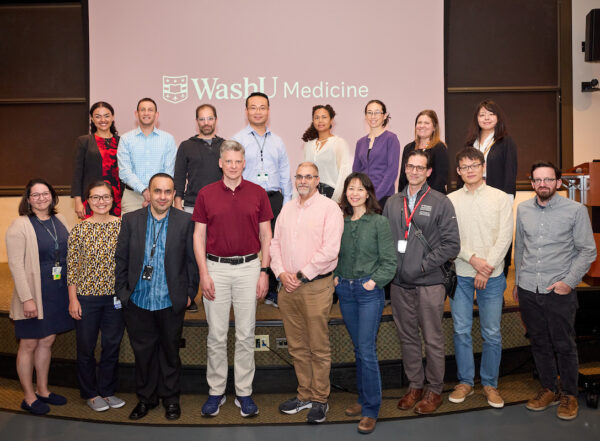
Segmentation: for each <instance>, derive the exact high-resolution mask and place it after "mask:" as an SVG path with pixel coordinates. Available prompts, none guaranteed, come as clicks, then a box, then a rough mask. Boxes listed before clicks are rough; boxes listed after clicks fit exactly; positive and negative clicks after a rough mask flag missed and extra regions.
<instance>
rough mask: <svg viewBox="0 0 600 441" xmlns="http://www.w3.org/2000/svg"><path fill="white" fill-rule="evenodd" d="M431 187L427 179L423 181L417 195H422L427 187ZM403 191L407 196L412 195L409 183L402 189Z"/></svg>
mask: <svg viewBox="0 0 600 441" xmlns="http://www.w3.org/2000/svg"><path fill="white" fill-rule="evenodd" d="M428 188H429V184H427V181H425V182H424V183H423V186H422V187H421V189H420V190H419V191H417V197H421V195H422V194H423V193H425V192H426V191H427V189H428ZM402 193H404V196H406V197H407V198H410V197H411V196H410V195H409V194H408V185H407V186H406V187H404V190H402Z"/></svg>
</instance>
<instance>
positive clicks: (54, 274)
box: [52, 266, 62, 280]
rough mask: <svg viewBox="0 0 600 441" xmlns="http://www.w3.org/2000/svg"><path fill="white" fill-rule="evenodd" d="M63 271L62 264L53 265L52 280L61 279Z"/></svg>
mask: <svg viewBox="0 0 600 441" xmlns="http://www.w3.org/2000/svg"><path fill="white" fill-rule="evenodd" d="M61 271H62V266H53V267H52V280H60V273H61Z"/></svg>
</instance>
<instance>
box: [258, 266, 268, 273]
mask: <svg viewBox="0 0 600 441" xmlns="http://www.w3.org/2000/svg"><path fill="white" fill-rule="evenodd" d="M260 272H261V273H265V274H269V267H268V266H265V267H264V268H261V269H260Z"/></svg>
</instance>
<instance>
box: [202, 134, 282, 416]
mask: <svg viewBox="0 0 600 441" xmlns="http://www.w3.org/2000/svg"><path fill="white" fill-rule="evenodd" d="M245 165H246V161H245V159H244V147H243V146H242V145H241V144H240V143H238V142H237V141H224V142H223V144H221V158H220V159H219V166H220V167H221V168H222V169H223V179H222V180H220V181H217V182H215V183H213V184H210V185H207V186H206V187H204V188H202V189H201V190H200V192H199V193H198V198H197V199H196V205H195V207H194V213H193V215H192V220H193V221H194V222H196V226H195V229H194V254H195V256H196V261H197V262H198V269H199V270H200V286H201V288H202V295H203V297H204V299H203V300H204V310H205V311H206V321H207V322H208V339H207V363H206V380H207V382H208V386H209V395H208V399H207V400H206V403H204V405H203V406H202V415H203V416H216V415H217V414H218V413H219V407H221V405H223V403H225V386H226V384H227V368H228V364H227V331H228V330H229V311H230V309H231V305H232V304H233V311H234V314H235V360H234V375H235V393H236V398H235V404H236V406H238V407H239V408H240V413H241V415H242V416H243V417H249V416H253V415H256V414H258V407H257V406H256V404H255V403H254V401H253V400H252V397H251V395H252V380H253V379H254V325H255V319H256V301H257V300H261V299H263V298H264V297H265V295H266V294H267V290H268V287H269V278H268V276H267V268H268V266H269V264H270V260H271V258H270V255H269V246H270V244H271V236H272V234H271V219H273V212H272V211H271V205H270V203H269V197H268V196H267V192H266V191H265V190H264V189H263V188H262V187H260V186H259V185H256V184H254V183H252V182H250V181H246V180H245V179H243V178H242V172H243V170H244V166H245ZM259 251H260V252H261V259H260V260H259V258H258V252H259Z"/></svg>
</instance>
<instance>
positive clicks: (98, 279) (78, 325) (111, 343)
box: [67, 181, 125, 411]
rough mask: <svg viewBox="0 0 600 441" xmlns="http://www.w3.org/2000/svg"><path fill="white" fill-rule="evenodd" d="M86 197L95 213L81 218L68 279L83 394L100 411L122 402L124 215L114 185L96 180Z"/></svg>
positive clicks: (71, 241)
mask: <svg viewBox="0 0 600 441" xmlns="http://www.w3.org/2000/svg"><path fill="white" fill-rule="evenodd" d="M86 199H87V201H88V204H89V206H90V208H91V209H92V212H93V214H92V216H91V217H89V218H88V219H86V220H84V221H83V222H81V223H79V224H77V225H76V226H75V227H74V228H73V230H72V233H71V235H70V236H69V253H68V257H67V282H68V285H69V287H68V288H69V314H71V317H73V318H74V319H75V329H76V332H77V376H78V378H79V387H80V393H81V397H82V398H84V399H86V400H87V404H88V406H89V407H90V408H91V409H93V410H95V411H103V410H107V409H109V408H111V407H112V408H117V407H122V406H123V405H124V404H125V402H124V401H123V400H121V399H120V398H118V397H116V396H115V390H116V387H117V383H118V381H117V370H118V362H119V348H120V346H121V339H122V338H123V331H124V329H125V323H124V321H123V312H122V310H121V303H120V302H119V300H118V299H117V297H116V296H115V289H114V286H115V248H116V246H117V237H118V236H119V231H120V229H121V219H119V218H118V217H115V216H112V215H111V214H110V210H111V208H112V206H113V203H114V193H113V189H112V187H111V186H110V185H109V184H108V183H106V182H105V181H97V182H93V183H92V184H91V185H90V186H89V188H88V190H87V195H86ZM98 332H100V333H101V344H102V354H101V356H100V362H99V363H98V365H97V366H96V358H95V356H94V350H95V348H96V341H97V340H98Z"/></svg>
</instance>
